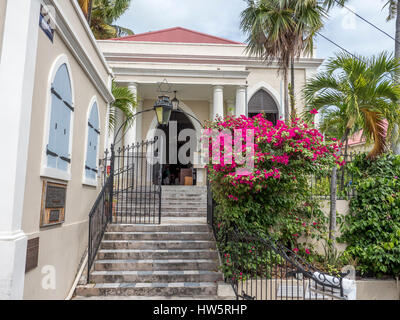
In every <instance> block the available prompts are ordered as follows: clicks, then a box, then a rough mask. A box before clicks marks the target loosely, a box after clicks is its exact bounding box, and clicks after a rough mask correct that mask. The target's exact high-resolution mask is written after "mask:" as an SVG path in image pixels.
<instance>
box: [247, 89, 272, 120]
mask: <svg viewBox="0 0 400 320" xmlns="http://www.w3.org/2000/svg"><path fill="white" fill-rule="evenodd" d="M248 110H249V117H254V116H256V115H257V114H259V113H264V115H265V118H266V119H267V120H269V121H271V122H272V123H273V124H274V125H275V124H276V122H277V120H278V118H279V109H278V106H277V104H276V102H275V100H274V99H273V98H272V96H271V95H270V94H269V93H268V92H266V91H265V90H263V89H260V90H258V91H257V92H256V93H255V94H254V95H253V97H252V98H251V99H250V101H249V109H248Z"/></svg>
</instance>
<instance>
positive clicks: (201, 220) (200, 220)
mask: <svg viewBox="0 0 400 320" xmlns="http://www.w3.org/2000/svg"><path fill="white" fill-rule="evenodd" d="M163 224H207V217H165V216H164V217H162V218H161V225H163Z"/></svg>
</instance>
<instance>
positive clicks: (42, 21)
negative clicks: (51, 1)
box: [39, 5, 55, 42]
mask: <svg viewBox="0 0 400 320" xmlns="http://www.w3.org/2000/svg"><path fill="white" fill-rule="evenodd" d="M51 9H53V10H51ZM50 11H55V10H54V8H50V9H49V7H48V6H43V5H41V7H40V17H39V27H40V29H42V30H43V32H44V33H45V34H46V35H47V37H48V38H49V39H50V40H51V42H53V39H54V30H55V26H54V23H53V22H52V21H51V18H50Z"/></svg>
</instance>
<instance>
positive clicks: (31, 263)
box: [25, 238, 39, 272]
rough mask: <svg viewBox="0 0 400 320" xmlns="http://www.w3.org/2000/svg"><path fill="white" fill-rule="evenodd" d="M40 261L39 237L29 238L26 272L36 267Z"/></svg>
mask: <svg viewBox="0 0 400 320" xmlns="http://www.w3.org/2000/svg"><path fill="white" fill-rule="evenodd" d="M38 261H39V238H33V239H29V240H28V245H27V248H26V264H25V272H28V271H29V270H32V269H35V268H36V267H37V266H38Z"/></svg>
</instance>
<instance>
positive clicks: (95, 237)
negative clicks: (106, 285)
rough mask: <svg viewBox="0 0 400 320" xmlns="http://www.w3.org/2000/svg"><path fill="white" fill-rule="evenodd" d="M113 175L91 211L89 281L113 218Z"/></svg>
mask: <svg viewBox="0 0 400 320" xmlns="http://www.w3.org/2000/svg"><path fill="white" fill-rule="evenodd" d="M113 179H114V178H113V175H112V174H111V175H110V176H109V177H108V179H107V181H106V183H105V184H104V186H103V188H102V189H101V192H100V194H99V195H98V197H97V199H96V201H95V203H94V205H93V208H92V210H91V211H90V213H89V243H88V263H87V282H88V283H89V282H90V269H91V268H92V265H93V263H94V260H95V258H96V254H97V251H98V250H99V247H100V243H101V241H102V239H103V235H104V232H105V231H106V229H107V225H108V223H109V222H110V221H111V219H112V205H113V201H112V199H113V196H112V189H113Z"/></svg>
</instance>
